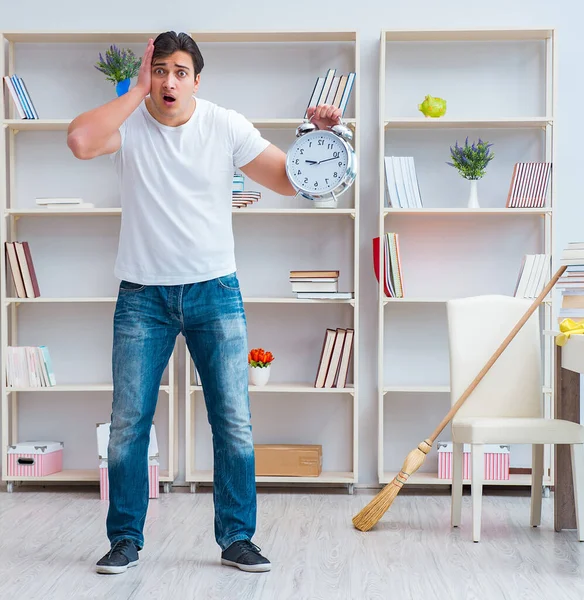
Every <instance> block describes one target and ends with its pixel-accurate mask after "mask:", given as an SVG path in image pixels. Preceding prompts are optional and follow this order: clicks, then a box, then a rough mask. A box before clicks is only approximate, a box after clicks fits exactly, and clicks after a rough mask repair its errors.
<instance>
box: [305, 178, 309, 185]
mask: <svg viewBox="0 0 584 600" xmlns="http://www.w3.org/2000/svg"><path fill="white" fill-rule="evenodd" d="M307 183H308V177H305V178H304V185H306V184H307Z"/></svg>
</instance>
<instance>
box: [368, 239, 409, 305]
mask: <svg viewBox="0 0 584 600" xmlns="http://www.w3.org/2000/svg"><path fill="white" fill-rule="evenodd" d="M373 268H374V270H375V277H377V281H378V282H379V281H380V273H379V272H380V268H379V238H378V237H376V238H373ZM382 271H383V289H384V293H385V295H386V296H387V297H388V298H403V297H404V285H403V277H402V265H401V257H400V252H399V235H398V234H397V233H386V234H384V236H383V267H382Z"/></svg>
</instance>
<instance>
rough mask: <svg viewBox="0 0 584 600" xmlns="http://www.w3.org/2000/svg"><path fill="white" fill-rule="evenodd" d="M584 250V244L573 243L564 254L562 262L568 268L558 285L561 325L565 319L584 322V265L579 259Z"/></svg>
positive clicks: (559, 319) (559, 320)
mask: <svg viewBox="0 0 584 600" xmlns="http://www.w3.org/2000/svg"><path fill="white" fill-rule="evenodd" d="M583 250H584V242H571V243H569V244H568V246H567V247H566V248H565V249H564V250H563V252H562V256H561V262H562V264H567V265H568V266H567V267H566V270H565V271H564V274H563V275H562V276H561V277H560V279H559V280H558V283H557V284H556V288H557V289H558V290H560V291H561V292H562V308H560V310H559V312H558V322H560V323H561V322H562V321H563V320H564V319H572V320H573V321H576V322H581V321H584V264H582V259H581V258H578V256H581V255H582V251H583Z"/></svg>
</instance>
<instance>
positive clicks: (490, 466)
mask: <svg viewBox="0 0 584 600" xmlns="http://www.w3.org/2000/svg"><path fill="white" fill-rule="evenodd" d="M437 448H438V478H439V479H452V442H438V445H437ZM484 449H485V481H487V480H489V481H502V480H507V479H509V456H510V447H509V446H506V445H502V444H485V445H484ZM462 464H463V475H462V477H463V479H470V476H471V458H470V444H464V454H463V461H462Z"/></svg>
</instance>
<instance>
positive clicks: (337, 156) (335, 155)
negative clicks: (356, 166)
mask: <svg viewBox="0 0 584 600" xmlns="http://www.w3.org/2000/svg"><path fill="white" fill-rule="evenodd" d="M331 148H332V144H331ZM333 158H339V153H338V152H333Z"/></svg>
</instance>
